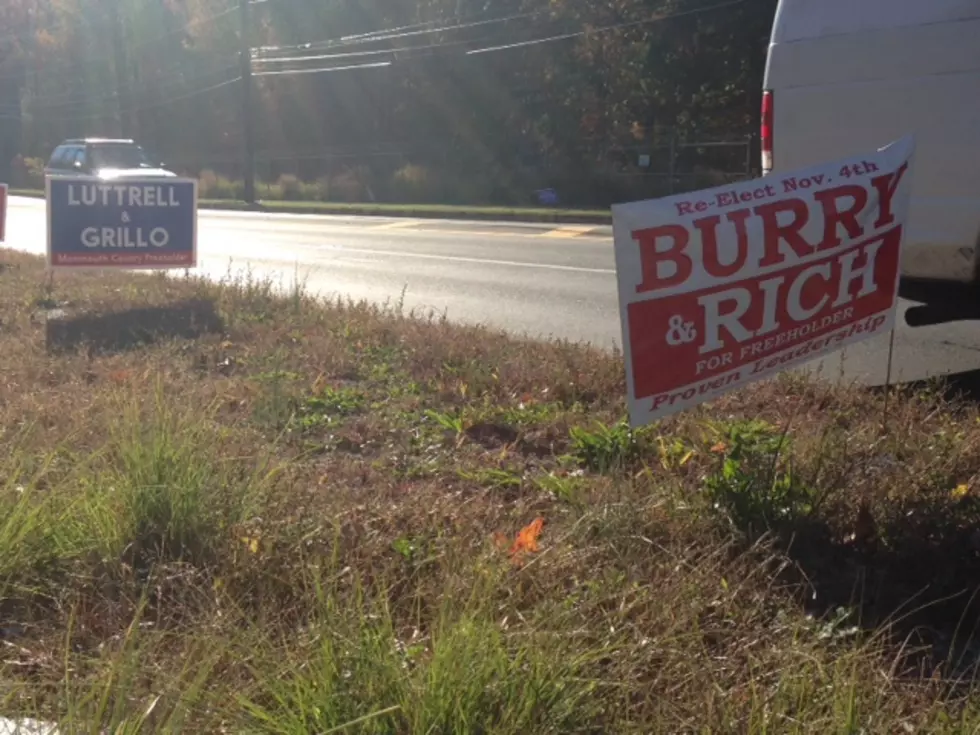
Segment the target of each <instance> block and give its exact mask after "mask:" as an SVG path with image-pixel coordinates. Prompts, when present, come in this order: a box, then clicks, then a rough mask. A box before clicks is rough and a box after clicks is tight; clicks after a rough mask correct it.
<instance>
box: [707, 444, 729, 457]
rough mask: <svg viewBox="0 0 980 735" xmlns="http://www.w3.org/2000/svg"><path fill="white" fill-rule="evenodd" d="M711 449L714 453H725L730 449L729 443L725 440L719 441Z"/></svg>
mask: <svg viewBox="0 0 980 735" xmlns="http://www.w3.org/2000/svg"><path fill="white" fill-rule="evenodd" d="M711 451H712V453H713V454H724V453H725V452H726V451H728V445H727V444H725V442H718V443H717V444H715V445H714V446H713V447H711Z"/></svg>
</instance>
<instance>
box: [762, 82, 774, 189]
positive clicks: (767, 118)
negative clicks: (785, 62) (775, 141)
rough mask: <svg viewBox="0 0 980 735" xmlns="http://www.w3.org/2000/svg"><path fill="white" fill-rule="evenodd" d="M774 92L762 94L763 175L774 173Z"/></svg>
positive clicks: (768, 91) (769, 90) (767, 91)
mask: <svg viewBox="0 0 980 735" xmlns="http://www.w3.org/2000/svg"><path fill="white" fill-rule="evenodd" d="M772 105H773V100H772V90H771V89H767V90H765V91H764V92H763V93H762V175H763V176H765V175H766V174H768V173H769V172H770V171H772V126H773V121H774V117H773V107H772Z"/></svg>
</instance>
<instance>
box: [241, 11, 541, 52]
mask: <svg viewBox="0 0 980 735" xmlns="http://www.w3.org/2000/svg"><path fill="white" fill-rule="evenodd" d="M546 12H548V10H546V9H542V10H537V11H534V12H530V13H519V14H516V15H508V16H503V17H500V18H487V19H484V20H478V21H471V22H467V23H459V22H456V23H453V24H451V25H442V26H437V27H435V28H426V29H421V30H408V31H406V32H397V33H396V32H395V31H401V30H402V29H400V28H393V29H391V30H390V31H373V32H372V33H364V34H359V35H356V36H344V37H342V38H340V39H335V40H328V41H319V42H314V43H304V44H296V45H292V46H261V47H258V48H256V49H253V51H254V52H258V53H264V54H269V53H283V52H296V51H322V50H328V49H331V48H338V47H344V46H353V45H357V44H362V43H375V42H377V41H390V40H395V39H401V38H411V37H414V36H424V35H429V34H431V33H444V32H450V31H459V30H464V29H467V28H479V27H482V26H487V25H495V24H499V23H509V22H511V21H516V20H527V19H529V18H534V17H537V16H539V15H541V14H543V13H546ZM437 22H439V21H430V22H429V23H423V24H417V25H416V26H403V28H408V29H412V28H417V27H418V26H421V25H431V24H435V23H437ZM362 53H367V52H362Z"/></svg>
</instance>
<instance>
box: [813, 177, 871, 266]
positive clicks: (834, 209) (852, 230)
mask: <svg viewBox="0 0 980 735" xmlns="http://www.w3.org/2000/svg"><path fill="white" fill-rule="evenodd" d="M813 197H814V199H816V200H817V201H818V202H819V203H820V206H822V207H823V218H824V232H823V242H821V243H820V245H818V246H817V249H818V250H829V249H831V248H836V247H837V246H839V245H840V244H841V242H843V241H842V240H841V237H840V235H839V234H838V230H837V228H838V226H839V225H844V229H845V230H846V231H847V236H848V237H849V238H851V239H852V240H857V239H858V238H859V237H861V235H863V234H864V228H863V227H861V223H860V222H859V221H858V214H860V213H861V212H862V211H863V210H864V208H865V207H866V206H867V205H868V190H867V189H865V188H864V187H863V186H856V185H853V184H845V185H844V186H838V187H835V188H833V189H825V190H824V191H818V192H817V193H816V194H814V195H813ZM845 198H850V199H851V203H850V206H849V207H847V208H846V209H841V200H842V199H845Z"/></svg>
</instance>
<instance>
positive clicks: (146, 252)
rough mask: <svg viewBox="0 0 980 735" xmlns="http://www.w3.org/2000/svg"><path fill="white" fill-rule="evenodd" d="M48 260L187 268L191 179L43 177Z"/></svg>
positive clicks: (192, 230) (191, 262) (193, 227)
mask: <svg viewBox="0 0 980 735" xmlns="http://www.w3.org/2000/svg"><path fill="white" fill-rule="evenodd" d="M47 199H48V265H49V267H51V268H54V269H76V268H110V269H111V268H118V269H136V270H144V269H146V270H150V269H166V268H193V267H195V266H196V265H197V182H196V181H194V180H192V179H153V178H146V179H127V180H117V181H112V180H107V181H100V180H93V179H81V178H70V177H64V178H60V177H49V178H48V180H47Z"/></svg>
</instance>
